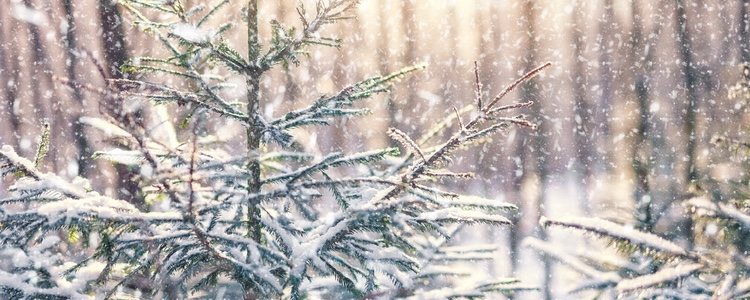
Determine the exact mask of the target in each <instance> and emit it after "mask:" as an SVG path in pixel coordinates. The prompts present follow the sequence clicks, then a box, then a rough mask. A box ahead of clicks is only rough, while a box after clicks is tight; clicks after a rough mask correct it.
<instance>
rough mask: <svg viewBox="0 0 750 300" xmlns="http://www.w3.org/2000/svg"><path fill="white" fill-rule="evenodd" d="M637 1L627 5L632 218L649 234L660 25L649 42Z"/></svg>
mask: <svg viewBox="0 0 750 300" xmlns="http://www.w3.org/2000/svg"><path fill="white" fill-rule="evenodd" d="M640 6H641V5H640V1H639V0H632V1H631V13H632V22H633V23H632V32H631V37H630V53H629V55H630V59H631V62H630V63H629V64H630V65H633V66H637V67H636V68H635V69H634V70H635V71H634V74H633V80H634V82H635V84H634V86H635V97H636V99H637V101H638V119H637V123H636V130H637V132H636V136H635V140H634V141H633V144H632V149H631V151H632V155H633V157H632V159H631V161H632V168H633V173H634V174H635V181H636V182H635V189H634V191H633V197H634V199H635V210H636V211H635V214H636V216H635V217H636V220H637V222H638V227H639V228H640V229H641V230H646V231H650V230H652V229H653V226H654V225H655V223H656V221H657V217H656V216H655V212H654V208H655V206H654V203H655V201H654V199H653V196H652V195H651V184H650V180H649V176H651V175H652V174H653V172H654V169H653V168H654V166H655V165H656V163H655V161H654V159H653V149H654V142H653V137H652V136H651V135H652V133H653V126H654V125H653V124H652V119H653V117H652V115H651V111H650V106H651V100H650V94H651V80H650V78H651V73H652V71H653V65H654V63H653V60H654V53H655V50H654V49H655V48H656V45H655V43H656V41H655V37H656V36H659V34H660V33H661V29H662V22H661V21H656V22H654V25H653V29H652V30H651V34H649V39H648V40H646V39H645V38H644V35H643V17H642V15H641V11H640V9H641V7H640Z"/></svg>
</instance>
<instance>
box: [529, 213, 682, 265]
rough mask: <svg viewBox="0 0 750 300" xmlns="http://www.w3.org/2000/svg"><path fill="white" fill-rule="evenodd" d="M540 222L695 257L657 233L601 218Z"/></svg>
mask: <svg viewBox="0 0 750 300" xmlns="http://www.w3.org/2000/svg"><path fill="white" fill-rule="evenodd" d="M539 223H540V224H541V225H542V226H543V227H549V226H560V227H564V228H571V229H577V230H582V231H584V232H587V233H592V234H595V235H597V236H599V237H604V238H608V239H612V240H614V241H616V242H622V243H625V244H626V245H634V246H636V247H639V248H641V249H642V250H646V251H647V252H649V251H656V252H662V253H667V254H671V255H676V256H679V257H682V258H688V259H693V258H694V257H693V256H692V255H690V254H689V253H688V252H687V251H685V249H683V248H682V247H680V246H678V245H677V244H675V243H673V242H671V241H668V240H665V239H663V238H661V237H659V236H657V235H655V234H651V233H646V232H643V231H639V230H637V229H635V228H633V227H629V226H624V225H620V224H617V223H613V222H610V221H606V220H602V219H599V218H584V217H567V218H555V219H548V218H546V217H542V218H541V219H540V221H539Z"/></svg>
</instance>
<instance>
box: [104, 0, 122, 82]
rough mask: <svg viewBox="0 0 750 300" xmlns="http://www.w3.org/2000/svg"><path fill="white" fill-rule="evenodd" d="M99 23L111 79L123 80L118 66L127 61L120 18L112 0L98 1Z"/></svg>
mask: <svg viewBox="0 0 750 300" xmlns="http://www.w3.org/2000/svg"><path fill="white" fill-rule="evenodd" d="M99 21H100V22H101V28H102V40H103V42H104V59H105V61H106V62H107V67H108V70H107V71H109V75H110V76H111V77H112V78H123V75H124V74H122V72H121V71H120V66H122V64H123V63H125V61H127V60H128V51H127V46H126V45H125V33H124V31H123V26H122V24H123V22H122V17H121V16H120V11H119V10H117V5H115V3H114V2H113V1H112V0H99Z"/></svg>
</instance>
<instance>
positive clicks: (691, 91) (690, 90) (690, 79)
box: [676, 0, 698, 183]
mask: <svg viewBox="0 0 750 300" xmlns="http://www.w3.org/2000/svg"><path fill="white" fill-rule="evenodd" d="M676 17H677V22H676V25H677V38H678V42H679V46H678V48H679V52H680V61H681V64H680V65H681V66H682V70H681V72H682V76H683V78H684V80H685V81H684V84H685V90H686V92H687V101H688V103H687V107H686V109H687V111H686V113H685V120H684V124H683V126H684V127H683V131H684V134H685V135H686V145H687V146H686V147H687V148H686V155H687V172H686V173H687V174H686V180H687V183H691V182H693V181H695V180H696V179H697V178H698V173H697V170H696V166H695V149H696V143H697V136H696V127H695V126H696V111H697V109H698V91H697V88H698V86H697V83H698V76H697V75H698V74H696V73H697V72H696V69H695V64H694V62H693V54H692V51H693V45H692V40H691V37H690V29H689V28H688V26H689V24H688V19H687V12H686V7H685V1H684V0H677V11H676Z"/></svg>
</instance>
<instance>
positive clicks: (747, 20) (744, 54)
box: [737, 0, 750, 63]
mask: <svg viewBox="0 0 750 300" xmlns="http://www.w3.org/2000/svg"><path fill="white" fill-rule="evenodd" d="M748 8H750V0H742V1H741V2H740V11H739V13H740V16H739V20H740V24H739V32H738V33H737V34H738V35H739V38H740V57H741V58H742V62H744V63H750V41H749V39H750V16H748Z"/></svg>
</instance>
